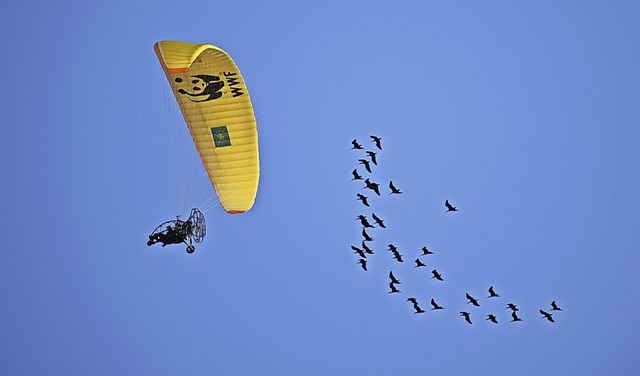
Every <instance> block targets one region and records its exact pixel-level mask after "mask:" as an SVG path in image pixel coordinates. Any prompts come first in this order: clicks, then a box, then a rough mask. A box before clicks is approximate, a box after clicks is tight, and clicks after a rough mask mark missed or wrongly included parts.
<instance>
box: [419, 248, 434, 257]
mask: <svg viewBox="0 0 640 376" xmlns="http://www.w3.org/2000/svg"><path fill="white" fill-rule="evenodd" d="M432 254H433V252H431V251H430V250H428V249H427V247H422V254H421V255H420V256H426V255H432Z"/></svg>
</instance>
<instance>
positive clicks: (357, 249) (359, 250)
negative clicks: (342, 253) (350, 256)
mask: <svg viewBox="0 0 640 376" xmlns="http://www.w3.org/2000/svg"><path fill="white" fill-rule="evenodd" d="M351 249H353V250H354V251H355V252H353V253H357V254H358V256H360V257H361V258H367V255H366V254H365V253H364V251H363V250H362V249H360V248H358V247H356V246H355V245H352V246H351Z"/></svg>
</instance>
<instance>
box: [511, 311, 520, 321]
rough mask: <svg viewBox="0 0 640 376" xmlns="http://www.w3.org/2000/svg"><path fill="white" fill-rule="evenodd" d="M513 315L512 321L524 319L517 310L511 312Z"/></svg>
mask: <svg viewBox="0 0 640 376" xmlns="http://www.w3.org/2000/svg"><path fill="white" fill-rule="evenodd" d="M511 317H512V320H511V322H516V321H522V319H521V318H520V317H518V315H517V314H516V311H513V312H511Z"/></svg>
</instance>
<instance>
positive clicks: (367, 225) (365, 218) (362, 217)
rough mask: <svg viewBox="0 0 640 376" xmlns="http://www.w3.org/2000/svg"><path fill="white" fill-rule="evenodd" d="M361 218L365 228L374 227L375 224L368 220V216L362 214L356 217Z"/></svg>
mask: <svg viewBox="0 0 640 376" xmlns="http://www.w3.org/2000/svg"><path fill="white" fill-rule="evenodd" d="M358 219H359V220H360V224H361V225H362V227H364V228H367V227H369V228H373V225H372V224H371V223H369V221H367V217H365V216H364V215H362V214H360V215H358V216H357V217H356V220H358Z"/></svg>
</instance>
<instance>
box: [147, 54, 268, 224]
mask: <svg viewBox="0 0 640 376" xmlns="http://www.w3.org/2000/svg"><path fill="white" fill-rule="evenodd" d="M154 48H155V51H156V54H157V56H158V59H159V60H160V64H161V65H162V68H163V69H164V72H165V74H166V76H167V79H168V80H169V85H170V86H171V88H172V90H173V94H174V95H175V97H176V99H177V101H178V105H179V106H180V109H181V111H182V114H183V116H184V119H185V121H186V123H187V126H188V127H189V131H190V133H191V136H192V138H193V140H194V143H195V146H196V148H197V149H198V153H199V155H200V158H201V160H202V163H203V164H204V166H205V169H206V171H207V174H208V176H209V179H210V180H211V183H212V184H213V186H214V188H215V191H216V193H217V195H218V199H219V200H220V203H221V205H222V207H223V208H224V209H225V211H226V212H227V213H231V214H236V213H244V212H246V211H248V210H249V209H251V207H252V206H253V204H254V201H255V198H256V194H257V190H258V180H259V176H260V163H259V155H258V132H257V126H256V119H255V116H254V113H253V105H252V104H251V99H250V98H249V92H248V90H247V87H246V84H245V82H244V78H243V77H242V75H241V74H240V70H239V69H238V67H237V66H236V64H235V62H234V61H233V60H232V59H231V57H230V56H229V55H228V54H227V53H226V52H225V51H223V50H222V49H220V48H218V47H215V46H213V45H210V44H192V43H185V42H174V41H162V42H158V43H156V44H155V46H154Z"/></svg>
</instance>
